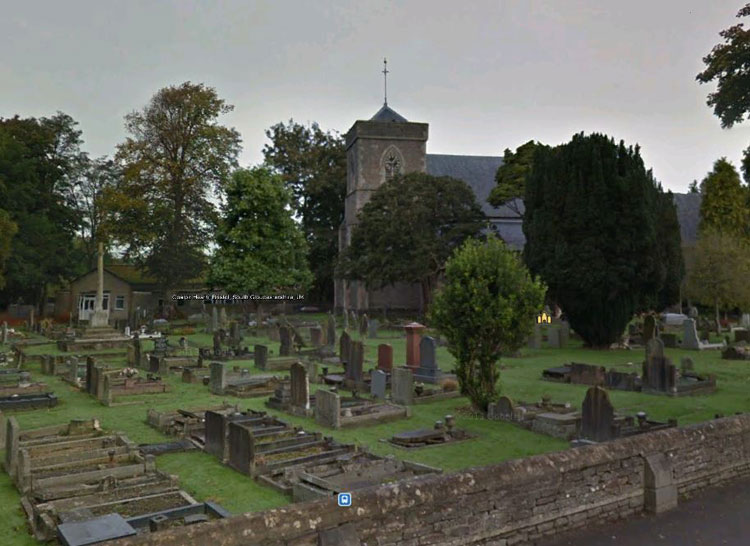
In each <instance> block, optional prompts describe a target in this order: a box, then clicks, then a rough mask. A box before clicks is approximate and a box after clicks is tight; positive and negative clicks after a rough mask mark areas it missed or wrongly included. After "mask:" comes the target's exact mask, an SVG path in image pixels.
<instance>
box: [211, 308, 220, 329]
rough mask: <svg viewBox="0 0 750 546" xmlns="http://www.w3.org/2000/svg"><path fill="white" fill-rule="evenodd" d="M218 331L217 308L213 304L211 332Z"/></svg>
mask: <svg viewBox="0 0 750 546" xmlns="http://www.w3.org/2000/svg"><path fill="white" fill-rule="evenodd" d="M218 331H219V309H218V308H217V307H216V304H214V305H213V306H212V308H211V332H218Z"/></svg>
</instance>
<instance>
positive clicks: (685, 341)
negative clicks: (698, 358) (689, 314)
mask: <svg viewBox="0 0 750 546" xmlns="http://www.w3.org/2000/svg"><path fill="white" fill-rule="evenodd" d="M682 348H683V349H689V350H694V351H698V350H700V348H701V344H700V340H699V339H698V331H697V330H696V329H695V319H691V318H689V319H685V320H684V321H683V323H682Z"/></svg>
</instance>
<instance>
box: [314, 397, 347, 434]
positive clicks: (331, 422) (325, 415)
mask: <svg viewBox="0 0 750 546" xmlns="http://www.w3.org/2000/svg"><path fill="white" fill-rule="evenodd" d="M315 422H316V423H318V424H319V425H323V426H327V427H331V428H340V427H341V397H340V396H339V395H338V394H336V393H334V392H331V391H327V390H324V389H318V390H317V391H316V392H315Z"/></svg>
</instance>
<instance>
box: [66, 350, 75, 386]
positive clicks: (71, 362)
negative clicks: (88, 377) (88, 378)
mask: <svg viewBox="0 0 750 546" xmlns="http://www.w3.org/2000/svg"><path fill="white" fill-rule="evenodd" d="M65 362H66V364H67V365H68V381H70V382H71V383H73V384H74V385H75V384H76V383H77V382H78V357H77V356H71V357H68V358H66V359H65Z"/></svg>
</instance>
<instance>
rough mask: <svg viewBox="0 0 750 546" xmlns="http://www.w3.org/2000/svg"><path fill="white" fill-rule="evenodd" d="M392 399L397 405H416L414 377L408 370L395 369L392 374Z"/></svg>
mask: <svg viewBox="0 0 750 546" xmlns="http://www.w3.org/2000/svg"><path fill="white" fill-rule="evenodd" d="M391 399H392V400H393V402H394V403H395V404H400V405H402V406H410V405H412V404H413V403H414V375H413V374H412V372H411V370H410V369H408V368H394V369H393V371H392V372H391Z"/></svg>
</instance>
